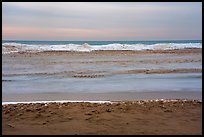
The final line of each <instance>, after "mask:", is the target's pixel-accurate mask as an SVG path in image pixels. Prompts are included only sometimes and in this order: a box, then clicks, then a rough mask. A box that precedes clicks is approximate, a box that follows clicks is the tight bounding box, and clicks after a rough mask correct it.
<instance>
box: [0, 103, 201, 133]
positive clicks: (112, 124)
mask: <svg viewBox="0 0 204 137" xmlns="http://www.w3.org/2000/svg"><path fill="white" fill-rule="evenodd" d="M2 113H3V117H2V126H3V129H2V131H3V135H7V134H19V135H20V134H21V135H25V134H37V135H39V134H48V135H49V134H52V135H54V134H59V135H60V134H67V135H108V134H115V135H120V134H134V135H166V134H168V135H177V134H178V135H188V134H189V135H201V134H202V102H200V101H198V100H159V101H158V100H156V101H155V100H149V101H144V100H143V101H125V102H123V101H120V102H113V103H102V104H100V103H87V102H78V103H77V102H75V103H73V102H68V103H36V104H34V103H30V104H10V105H3V106H2Z"/></svg>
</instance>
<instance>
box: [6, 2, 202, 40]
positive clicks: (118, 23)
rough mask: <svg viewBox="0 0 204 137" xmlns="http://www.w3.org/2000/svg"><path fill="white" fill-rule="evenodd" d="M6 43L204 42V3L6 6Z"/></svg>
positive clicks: (50, 3) (30, 4)
mask: <svg viewBox="0 0 204 137" xmlns="http://www.w3.org/2000/svg"><path fill="white" fill-rule="evenodd" d="M2 19H3V20H2V29H3V30H2V37H3V40H9V39H10V40H173V39H174V40H179V39H198V40H201V39H202V3H201V2H194V3H192V2H185V3H184V2H181V3H178V2H175V3H168V2H164V3H161V2H159V3H158V2H152V3H151V2H144V3H143V2H127V3H124V2H115V3H110V2H107V3H106V2H102V3H101V2H84V3H83V2H75V3H74V2H59V3H56V2H45V3H43V2H27V3H26V2H3V3H2Z"/></svg>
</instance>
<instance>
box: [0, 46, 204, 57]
mask: <svg viewBox="0 0 204 137" xmlns="http://www.w3.org/2000/svg"><path fill="white" fill-rule="evenodd" d="M189 53H191V54H196V53H201V54H202V48H185V49H172V50H95V51H90V52H89V51H87V52H83V51H60V50H59V51H57V50H56V51H42V52H28V51H21V52H13V53H9V54H8V53H6V54H3V53H2V55H33V56H35V55H36V56H38V55H68V56H69V55H95V56H98V55H110V56H112V55H118V54H121V55H135V54H139V55H141V54H189Z"/></svg>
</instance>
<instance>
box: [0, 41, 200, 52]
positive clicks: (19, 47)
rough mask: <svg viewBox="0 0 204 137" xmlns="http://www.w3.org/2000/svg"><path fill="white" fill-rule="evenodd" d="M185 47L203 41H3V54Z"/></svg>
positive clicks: (193, 46)
mask: <svg viewBox="0 0 204 137" xmlns="http://www.w3.org/2000/svg"><path fill="white" fill-rule="evenodd" d="M185 48H202V43H158V44H149V45H148V44H120V43H113V44H107V45H89V44H87V43H84V44H81V45H80V44H65V45H31V44H21V43H2V54H9V53H15V52H43V51H77V52H91V51H96V50H174V49H185Z"/></svg>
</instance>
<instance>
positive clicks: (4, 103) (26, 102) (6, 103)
mask: <svg viewBox="0 0 204 137" xmlns="http://www.w3.org/2000/svg"><path fill="white" fill-rule="evenodd" d="M66 102H89V103H99V104H102V103H113V102H112V101H83V100H57V101H25V102H2V105H8V104H19V103H23V104H29V103H66Z"/></svg>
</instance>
